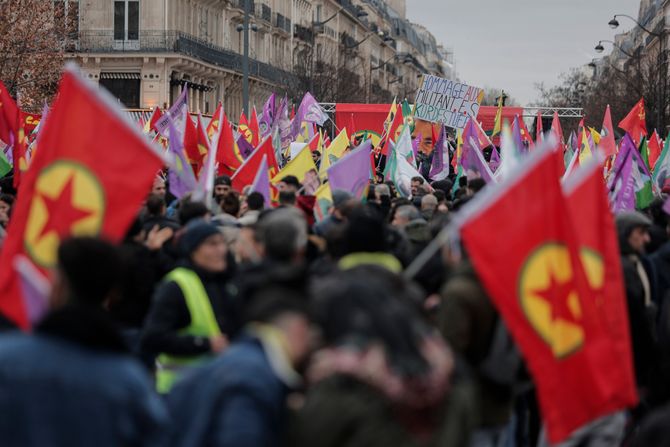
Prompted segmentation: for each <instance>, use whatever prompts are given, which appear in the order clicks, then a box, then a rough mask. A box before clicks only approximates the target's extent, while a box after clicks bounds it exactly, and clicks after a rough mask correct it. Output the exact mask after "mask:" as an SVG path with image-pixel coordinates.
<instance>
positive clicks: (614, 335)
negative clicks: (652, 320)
mask: <svg viewBox="0 0 670 447" xmlns="http://www.w3.org/2000/svg"><path fill="white" fill-rule="evenodd" d="M563 191H564V195H565V198H566V201H567V203H568V208H569V210H570V213H571V216H572V219H573V222H577V221H579V226H575V228H578V230H579V231H578V232H577V239H578V242H579V245H580V258H581V259H582V265H583V266H584V270H585V273H586V278H587V281H588V283H589V286H590V288H591V291H592V296H593V297H594V301H595V303H596V308H597V315H599V316H600V317H601V320H602V323H603V326H604V327H605V328H606V329H607V330H608V331H609V336H610V341H611V343H612V346H613V348H614V349H615V351H616V358H615V363H614V364H612V365H611V368H607V367H606V365H600V366H601V368H602V369H603V370H605V371H607V374H608V381H609V383H610V384H611V386H612V388H613V389H614V390H615V393H614V395H613V396H612V399H611V401H610V408H611V410H612V411H614V410H617V409H622V408H626V407H634V406H635V405H637V401H638V398H637V388H636V385H635V374H634V369H633V363H632V358H633V354H632V348H631V339H630V326H629V319H628V308H627V304H626V294H625V293H626V292H625V287H624V281H623V275H622V272H623V270H622V268H621V258H620V257H619V243H618V238H617V233H616V228H615V226H614V219H613V217H612V212H611V211H610V206H609V200H608V197H607V190H606V188H605V183H604V181H603V174H602V165H601V163H600V160H599V159H598V158H597V157H594V159H591V160H590V161H589V162H587V163H586V164H585V165H584V166H583V167H581V168H580V169H579V170H578V171H576V172H575V173H574V175H572V176H570V177H569V178H568V180H566V182H565V183H564V185H563Z"/></svg>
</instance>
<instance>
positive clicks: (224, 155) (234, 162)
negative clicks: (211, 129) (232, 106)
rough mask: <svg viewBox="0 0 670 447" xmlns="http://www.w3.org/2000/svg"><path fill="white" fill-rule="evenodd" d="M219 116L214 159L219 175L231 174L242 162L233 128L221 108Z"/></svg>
mask: <svg viewBox="0 0 670 447" xmlns="http://www.w3.org/2000/svg"><path fill="white" fill-rule="evenodd" d="M219 116H223V118H219V119H220V121H221V131H220V133H219V140H218V143H217V144H218V149H217V152H216V161H217V163H219V169H218V174H219V175H233V174H234V173H235V171H236V170H237V168H239V167H240V165H241V164H242V161H243V160H242V157H241V156H240V155H239V152H240V151H239V149H237V142H236V141H235V136H234V135H233V128H232V126H231V125H230V122H228V117H227V116H226V112H224V111H223V110H221V112H220V115H219Z"/></svg>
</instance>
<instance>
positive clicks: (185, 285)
mask: <svg viewBox="0 0 670 447" xmlns="http://www.w3.org/2000/svg"><path fill="white" fill-rule="evenodd" d="M180 243H181V247H182V249H183V253H185V254H186V255H187V256H186V258H185V259H183V260H182V261H181V262H180V263H179V267H177V268H176V269H175V270H173V271H172V272H171V273H169V274H168V275H167V276H166V279H165V280H164V282H163V283H162V284H160V286H159V287H158V288H157V290H156V292H155V294H154V299H153V303H152V306H151V309H150V311H149V316H148V318H147V321H146V324H145V326H144V333H143V336H142V348H143V351H145V352H148V353H150V354H153V355H158V354H160V355H159V357H158V359H157V360H158V361H157V366H158V368H159V370H158V371H157V382H158V388H159V391H161V392H167V391H169V389H170V388H171V386H172V384H173V383H174V381H176V380H177V379H178V378H179V377H180V376H181V375H182V373H183V370H185V369H186V368H188V367H191V366H195V364H197V363H199V362H200V361H202V360H204V359H206V358H207V357H208V355H210V354H216V353H219V352H221V351H223V350H224V349H225V348H226V347H227V346H228V341H229V339H230V338H231V337H232V336H233V335H234V333H235V331H236V330H237V328H238V327H239V317H238V316H237V311H236V309H237V308H236V306H235V305H234V300H235V290H234V288H232V287H230V286H229V279H230V277H231V274H232V270H233V265H232V262H233V261H232V258H231V257H230V256H229V255H228V249H227V247H226V245H225V242H224V239H223V235H222V234H221V233H220V231H219V230H218V229H217V227H216V226H214V225H212V224H210V223H207V222H205V221H202V220H197V221H194V222H192V223H191V224H189V225H188V226H187V227H186V231H185V233H184V234H183V235H182V237H181V240H180ZM203 292H204V293H203ZM168 375H170V376H171V377H170V378H167V379H164V380H162V379H161V377H162V376H168Z"/></svg>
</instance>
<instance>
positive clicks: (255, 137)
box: [249, 107, 261, 147]
mask: <svg viewBox="0 0 670 447" xmlns="http://www.w3.org/2000/svg"><path fill="white" fill-rule="evenodd" d="M249 130H250V131H251V145H252V146H253V147H258V143H259V142H260V135H261V131H260V127H259V125H258V115H257V114H256V107H254V109H253V111H252V112H251V121H250V122H249Z"/></svg>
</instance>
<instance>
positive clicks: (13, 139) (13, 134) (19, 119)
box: [0, 81, 28, 188]
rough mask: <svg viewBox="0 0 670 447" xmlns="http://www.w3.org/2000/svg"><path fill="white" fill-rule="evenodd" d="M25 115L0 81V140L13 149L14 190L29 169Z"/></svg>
mask: <svg viewBox="0 0 670 447" xmlns="http://www.w3.org/2000/svg"><path fill="white" fill-rule="evenodd" d="M24 121H25V120H24V114H23V112H21V110H20V109H19V107H18V105H16V103H15V102H14V100H13V99H12V97H11V96H10V95H9V91H8V90H7V88H6V87H5V85H4V84H3V83H2V81H0V140H2V141H4V142H5V143H6V144H9V145H11V147H12V158H13V160H14V166H13V168H14V179H13V180H14V181H13V183H14V188H18V187H19V184H20V182H21V174H22V173H23V172H25V171H26V170H27V169H28V162H27V160H26V148H27V143H28V141H27V139H26V132H25V130H24Z"/></svg>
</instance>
